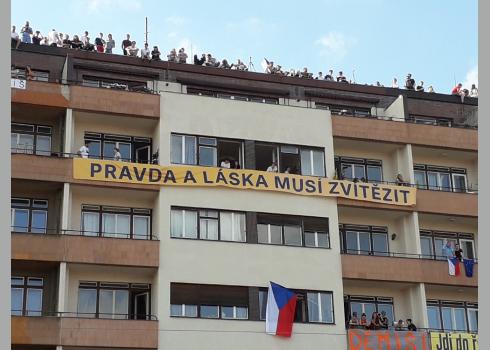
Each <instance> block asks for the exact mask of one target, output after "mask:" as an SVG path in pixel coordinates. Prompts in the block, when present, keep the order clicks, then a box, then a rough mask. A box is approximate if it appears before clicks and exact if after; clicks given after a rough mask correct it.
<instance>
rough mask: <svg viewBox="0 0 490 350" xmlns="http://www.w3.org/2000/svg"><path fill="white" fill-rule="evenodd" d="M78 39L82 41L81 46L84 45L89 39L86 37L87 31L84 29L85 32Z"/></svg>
mask: <svg viewBox="0 0 490 350" xmlns="http://www.w3.org/2000/svg"><path fill="white" fill-rule="evenodd" d="M80 40H82V43H83V46H86V45H87V43H88V42H89V41H90V39H89V37H88V32H87V31H85V33H84V34H83V35H82V37H81V38H80Z"/></svg>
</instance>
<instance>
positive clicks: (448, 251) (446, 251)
mask: <svg viewBox="0 0 490 350" xmlns="http://www.w3.org/2000/svg"><path fill="white" fill-rule="evenodd" d="M442 255H443V256H445V257H446V258H448V259H450V258H453V257H454V249H453V247H452V245H451V242H450V241H447V242H446V245H445V246H444V247H443V248H442Z"/></svg>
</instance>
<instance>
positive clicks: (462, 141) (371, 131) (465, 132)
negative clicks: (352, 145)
mask: <svg viewBox="0 0 490 350" xmlns="http://www.w3.org/2000/svg"><path fill="white" fill-rule="evenodd" d="M332 132H333V136H334V137H343V138H349V139H358V140H369V141H383V142H393V143H404V144H412V145H420V146H429V147H441V148H452V149H459V150H465V151H478V130H475V129H464V128H456V127H444V126H432V125H424V124H414V123H407V122H404V120H400V121H392V120H382V119H374V118H356V117H348V116H332Z"/></svg>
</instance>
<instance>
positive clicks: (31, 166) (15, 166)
mask: <svg viewBox="0 0 490 350" xmlns="http://www.w3.org/2000/svg"><path fill="white" fill-rule="evenodd" d="M58 155H59V154H56V156H53V157H47V156H37V155H33V154H18V153H14V154H12V155H11V177H12V179H24V180H36V181H52V182H68V183H73V184H81V185H90V186H104V187H119V188H121V187H123V188H133V189H144V190H150V191H158V190H159V189H160V187H159V186H156V185H139V184H125V183H117V182H98V181H85V180H75V179H73V160H72V159H71V158H68V157H70V156H73V155H69V154H61V155H60V156H61V157H60V156H58ZM65 156H66V157H65ZM26 167H28V171H26Z"/></svg>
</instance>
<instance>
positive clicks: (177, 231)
mask: <svg viewBox="0 0 490 350" xmlns="http://www.w3.org/2000/svg"><path fill="white" fill-rule="evenodd" d="M183 216H184V211H183V210H177V209H174V210H172V212H171V214H170V236H171V237H183V235H184V220H183Z"/></svg>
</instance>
